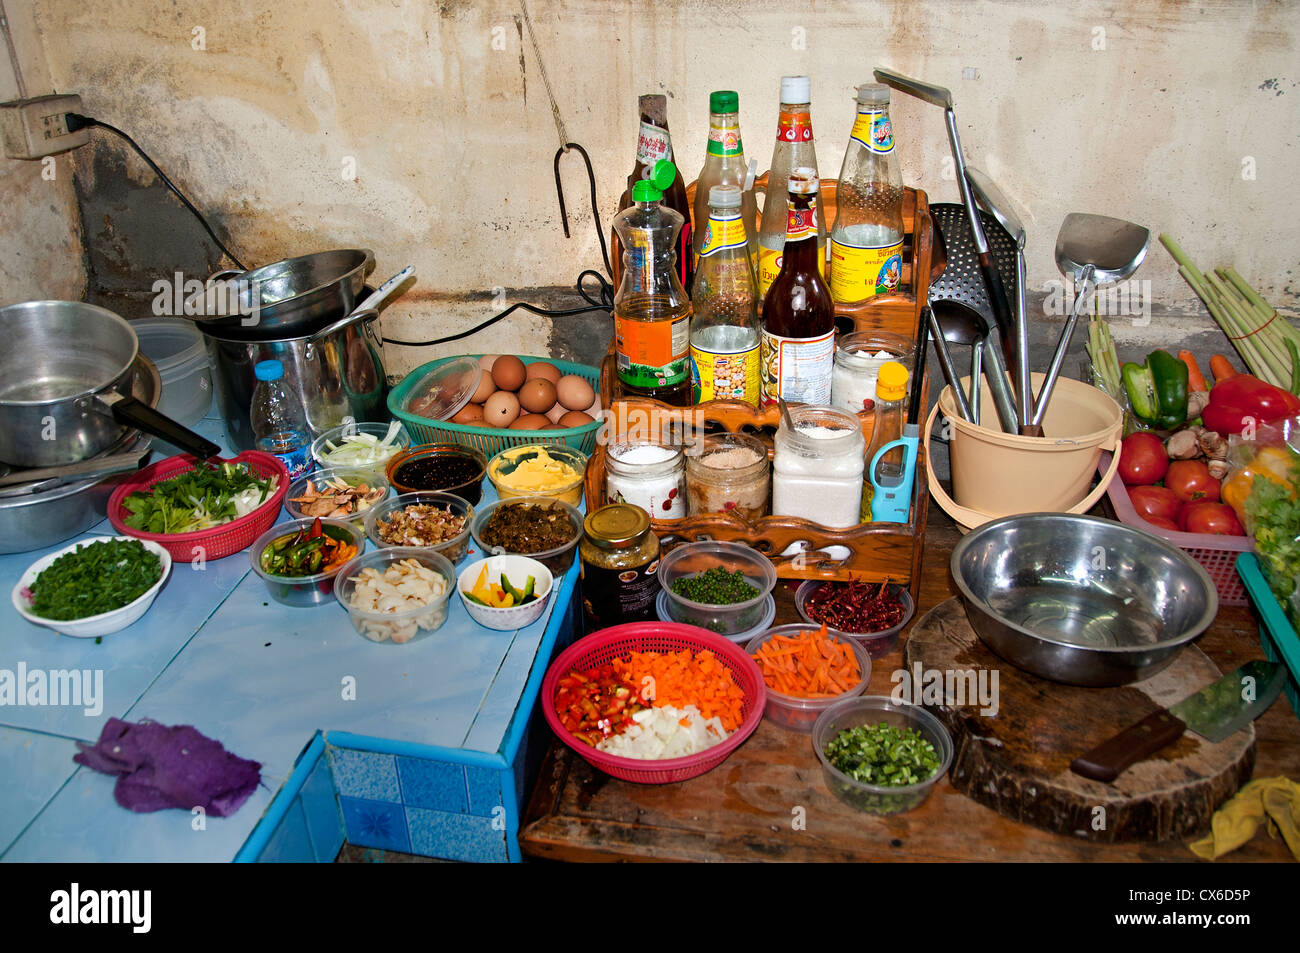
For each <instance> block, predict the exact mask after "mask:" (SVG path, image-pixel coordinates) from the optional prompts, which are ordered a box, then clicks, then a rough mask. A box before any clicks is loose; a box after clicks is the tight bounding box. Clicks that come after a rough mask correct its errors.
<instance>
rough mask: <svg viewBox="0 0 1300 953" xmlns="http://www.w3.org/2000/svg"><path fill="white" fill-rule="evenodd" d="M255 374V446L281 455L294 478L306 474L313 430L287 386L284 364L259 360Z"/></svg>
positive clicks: (308, 469)
mask: <svg viewBox="0 0 1300 953" xmlns="http://www.w3.org/2000/svg"><path fill="white" fill-rule="evenodd" d="M253 373H254V375H255V376H256V377H257V386H256V387H255V388H253V403H252V408H251V410H250V411H249V416H250V417H251V418H252V425H253V443H254V446H256V447H257V449H258V450H262V451H265V452H266V453H271V454H274V455H275V456H277V457H279V458H280V462H281V463H283V464H284V465H285V467H286V468H287V469H288V471H289V479H290V480H296V479H298V478H299V477H301V476H306V475H307V474H308V473H309V472H311V469H312V461H311V453H310V451H311V432H310V431H309V430H308V429H307V417H306V415H305V414H304V413H303V409H302V405H301V404H300V403H299V402H298V401H297V400H296V399H294V398H293V397H292V396H290V394H289V391H288V390H287V389H286V388H285V386H284V364H282V363H281V362H280V361H259V362H258V363H257V365H256V366H255V367H254V368H253Z"/></svg>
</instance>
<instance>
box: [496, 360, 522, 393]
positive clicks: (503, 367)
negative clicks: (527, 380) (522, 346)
mask: <svg viewBox="0 0 1300 953" xmlns="http://www.w3.org/2000/svg"><path fill="white" fill-rule="evenodd" d="M524 373H525V372H524V362H523V361H521V360H519V358H517V357H515V356H513V355H511V354H502V355H501V356H500V357H498V358H497V359H496V363H494V364H493V365H492V380H494V381H495V382H496V385H497V387H499V388H501V390H509V391H516V390H519V387H520V385H521V384H523V382H524Z"/></svg>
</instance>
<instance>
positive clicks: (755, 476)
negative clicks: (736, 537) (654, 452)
mask: <svg viewBox="0 0 1300 953" xmlns="http://www.w3.org/2000/svg"><path fill="white" fill-rule="evenodd" d="M771 487H772V475H771V467H770V466H769V464H768V462H767V447H765V446H763V442H762V441H761V440H759V439H758V438H757V437H751V436H750V435H749V434H744V433H723V434H715V435H713V436H709V437H705V438H704V445H703V447H702V448H701V450H700V452H699V453H698V454H695V455H692V456H689V457H687V458H686V508H687V511H688V514H689V515H690V516H695V515H696V514H697V513H732V514H734V515H736V516H740V517H743V518H744V519H747V520H756V519H758V518H760V517H762V516H766V515H767V501H768V496H769V494H770V492H771Z"/></svg>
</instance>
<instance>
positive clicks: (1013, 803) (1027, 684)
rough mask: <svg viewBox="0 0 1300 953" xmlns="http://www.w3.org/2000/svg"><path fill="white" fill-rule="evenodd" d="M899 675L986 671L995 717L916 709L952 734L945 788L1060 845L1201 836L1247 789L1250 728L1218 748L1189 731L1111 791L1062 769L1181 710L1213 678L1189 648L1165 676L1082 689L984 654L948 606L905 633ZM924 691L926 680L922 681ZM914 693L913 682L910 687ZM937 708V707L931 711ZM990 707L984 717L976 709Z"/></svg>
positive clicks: (952, 708) (970, 707)
mask: <svg viewBox="0 0 1300 953" xmlns="http://www.w3.org/2000/svg"><path fill="white" fill-rule="evenodd" d="M903 661H904V664H905V666H906V668H907V671H908V673H909V676H911V675H914V674H915V667H916V665H918V664H919V665H920V666H921V667H922V669H923V670H924V671H930V670H933V671H936V672H938V673H940V674H942V673H945V672H963V671H970V670H973V671H974V672H975V673H976V677H977V678H978V674H979V672H980V670H981V669H983V670H987V671H988V672H989V673H990V674H989V675H986V676H985V679H986V684H987V685H990V686H991V684H992V673H993V672H997V679H998V681H997V709H998V710H997V714H996V715H994V716H987V715H982V714H981V713H980V709H981V706H980V703H979V701H978V700H977V699H972V698H967V699H964V702H965V703H964V704H957V703H958V702H962V701H963V699H962V698H960V697H958V696H957V694H956V693H955V691H956V688H957V686H956V683H955V682H954V683H953V685H952V687H953V689H954V694H952V695H944V694H943V689H938V690H937V691H938V692H939V693H940V695H938V696H936V695H935V694H934V693H933V691H932V693H931V694H930V696H929V697H926V696H925V695H921V696H920V697H917V698H915V699H914V700H915V701H918V702H922V703H924V704H925V705H926V707H927V708H929V709H930V710H931V711H933V712H934V713H935V714H936V715H938V716H939V717H940V718H941V719H942V720H943V722H944V724H945V725H947V727H948V729H949V731H951V732H952V735H953V746H954V748H955V753H954V756H953V762H952V770H951V772H950V775H949V778H950V780H951V782H952V785H953V787H955V788H956V789H957V790H958V791H961V792H962V793H963V794H965V795H966V796H968V797H970V798H971V799H973V800H975V801H977V802H978V803H980V804H983V805H985V806H986V807H990V808H992V809H993V810H995V811H997V812H998V813H999V814H1001V815H1002V816H1004V817H1009V818H1011V819H1012V820H1017V821H1022V822H1023V823H1026V824H1030V825H1032V826H1034V827H1038V828H1042V829H1044V830H1048V831H1053V832H1056V833H1060V834H1072V835H1075V836H1078V837H1083V838H1087V839H1088V840H1094V841H1101V842H1106V843H1114V842H1119V841H1136V840H1148V841H1156V840H1171V839H1180V840H1181V839H1187V838H1190V837H1193V836H1195V835H1198V834H1201V833H1203V832H1204V831H1206V830H1208V829H1209V826H1210V818H1211V817H1212V816H1213V814H1214V811H1215V810H1216V809H1217V808H1218V807H1219V805H1220V804H1222V803H1223V802H1224V801H1226V800H1227V799H1228V798H1229V797H1231V796H1232V795H1233V794H1235V793H1236V792H1237V789H1238V788H1239V787H1241V785H1243V784H1244V783H1246V781H1248V780H1249V779H1250V775H1251V772H1252V771H1253V770H1254V767H1255V729H1254V726H1253V725H1252V726H1248V727H1247V728H1246V729H1244V730H1242V731H1239V732H1237V733H1236V734H1235V735H1232V736H1231V737H1229V738H1227V739H1225V740H1224V741H1222V742H1220V743H1218V744H1212V743H1210V742H1209V741H1206V740H1205V739H1204V738H1202V737H1200V736H1199V735H1196V734H1193V733H1192V732H1190V731H1189V732H1186V733H1184V735H1183V737H1182V738H1181V739H1179V740H1178V741H1177V742H1175V743H1174V744H1173V745H1171V746H1169V747H1168V748H1166V749H1165V750H1164V751H1162V752H1160V753H1159V754H1157V755H1156V756H1155V757H1154V758H1152V759H1150V760H1148V761H1142V762H1139V763H1137V764H1135V765H1133V766H1132V767H1131V768H1129V769H1128V770H1127V771H1125V772H1124V773H1123V774H1121V775H1120V776H1119V777H1118V778H1117V779H1116V780H1115V781H1114V783H1112V784H1102V783H1100V782H1097V781H1090V780H1088V779H1087V778H1082V777H1079V776H1078V775H1077V774H1074V773H1073V772H1071V771H1070V762H1071V761H1073V760H1074V759H1075V758H1076V757H1078V756H1079V755H1081V754H1083V753H1084V752H1085V751H1087V750H1089V749H1090V748H1092V747H1093V746H1094V745H1097V744H1099V743H1101V742H1102V741H1105V740H1106V739H1108V738H1110V737H1111V736H1112V735H1114V734H1116V733H1117V732H1119V731H1120V730H1121V729H1123V728H1127V727H1128V726H1129V725H1131V724H1133V723H1134V722H1137V721H1140V720H1141V719H1142V718H1144V717H1145V716H1146V715H1148V714H1150V713H1151V712H1153V711H1155V710H1156V709H1157V708H1160V707H1165V706H1168V705H1172V704H1175V703H1177V702H1179V701H1182V699H1184V698H1185V697H1187V696H1188V695H1190V694H1191V693H1192V692H1194V691H1197V690H1198V689H1200V688H1203V687H1204V686H1206V685H1208V684H1209V683H1210V682H1212V681H1214V680H1215V679H1217V678H1218V677H1219V676H1220V674H1221V673H1220V672H1219V670H1218V668H1217V667H1216V666H1215V664H1214V663H1213V662H1211V661H1210V659H1209V658H1208V657H1207V656H1206V655H1205V653H1204V652H1202V651H1201V650H1200V649H1198V648H1197V647H1196V646H1194V645H1189V646H1187V647H1186V648H1184V649H1183V651H1182V652H1180V653H1179V654H1178V656H1177V657H1176V658H1175V660H1174V662H1173V663H1172V664H1171V665H1170V666H1169V667H1168V668H1166V669H1164V670H1163V671H1161V672H1158V673H1157V674H1155V675H1153V676H1152V677H1151V678H1148V679H1146V680H1145V681H1142V682H1135V683H1133V684H1131V685H1123V686H1120V687H1117V688H1082V687H1078V686H1074V685H1063V684H1060V683H1059V682H1050V681H1047V680H1045V679H1041V678H1038V677H1037V676H1036V675H1030V674H1029V673H1028V672H1024V671H1021V670H1020V669H1018V668H1016V667H1015V666H1014V665H1012V664H1011V663H1010V662H1007V661H1005V660H1004V659H1002V658H1001V657H999V656H998V655H996V654H994V653H993V651H992V650H991V649H989V648H988V647H987V646H985V645H984V643H983V642H981V641H980V639H979V637H978V636H977V635H976V634H975V631H974V629H972V628H971V626H970V623H969V622H967V620H966V612H965V610H964V609H963V607H962V604H961V600H960V599H959V598H957V597H953V598H951V599H949V600H947V601H946V602H943V603H941V604H940V605H938V606H936V607H935V608H933V609H931V610H930V611H929V612H928V613H926V615H925V616H924V617H923V618H922V619H921V620H919V621H918V622H917V623H916V625H914V626H913V627H912V631H911V634H910V635H909V637H908V640H907V646H906V649H905V651H904V653H903ZM929 680H930V683H931V685H932V686H933V685H935V682H934V677H933V676H931V677H930V679H929ZM922 689H923V690H924V682H923V684H922ZM937 697H944V698H945V701H946V703H940V704H938V705H936V704H933V703H932V702H934V701H935V700H937ZM987 707H990V708H991V707H992V706H987Z"/></svg>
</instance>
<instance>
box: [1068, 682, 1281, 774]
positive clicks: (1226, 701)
mask: <svg viewBox="0 0 1300 953" xmlns="http://www.w3.org/2000/svg"><path fill="white" fill-rule="evenodd" d="M1286 679H1287V671H1286V669H1285V668H1284V667H1283V666H1281V665H1279V664H1277V663H1276V662H1265V661H1262V660H1261V661H1256V662H1247V663H1246V664H1245V665H1243V666H1242V667H1241V668H1239V669H1237V670H1236V671H1235V672H1230V673H1228V674H1227V675H1224V676H1223V677H1222V678H1220V679H1219V680H1218V681H1217V682H1213V683H1211V684H1210V685H1207V686H1206V687H1205V688H1202V689H1201V690H1200V691H1199V692H1196V693H1195V694H1193V695H1189V696H1188V697H1187V698H1184V699H1183V700H1182V701H1180V702H1179V703H1178V704H1177V705H1173V706H1171V707H1169V708H1161V709H1160V710H1159V711H1156V712H1152V713H1151V714H1150V715H1147V717H1145V718H1143V719H1142V720H1141V721H1139V722H1138V723H1137V724H1135V725H1132V726H1130V727H1128V728H1125V729H1124V730H1123V731H1121V732H1120V733H1119V734H1117V735H1115V737H1113V738H1111V739H1110V740H1109V741H1103V742H1102V743H1101V744H1099V745H1097V747H1095V748H1093V749H1092V750H1091V751H1089V752H1088V753H1087V754H1083V755H1080V756H1079V757H1077V758H1075V759H1074V761H1072V762H1071V763H1070V770H1071V771H1073V772H1074V773H1075V774H1078V775H1082V776H1083V777H1085V778H1091V779H1092V780H1094V781H1104V782H1106V783H1110V782H1111V781H1114V780H1115V779H1116V778H1117V777H1119V776H1120V775H1121V774H1123V773H1124V771H1125V770H1126V769H1127V768H1128V767H1129V766H1130V765H1133V764H1136V763H1137V762H1138V761H1143V760H1145V759H1147V758H1149V757H1151V756H1152V755H1153V754H1155V753H1156V752H1158V751H1160V750H1161V749H1163V748H1165V747H1166V746H1168V745H1171V744H1173V743H1174V742H1175V741H1177V740H1178V739H1179V738H1181V737H1182V736H1183V732H1184V731H1186V730H1187V729H1189V728H1190V729H1191V730H1192V731H1194V732H1196V734H1198V735H1200V736H1201V737H1203V738H1205V739H1207V740H1208V741H1211V742H1216V743H1217V742H1220V741H1222V740H1223V739H1224V738H1227V737H1228V736H1229V735H1232V734H1235V733H1236V732H1238V731H1240V730H1241V729H1242V728H1244V727H1246V725H1248V724H1250V723H1251V722H1252V721H1254V720H1255V719H1256V718H1258V717H1259V716H1260V715H1262V714H1264V712H1265V711H1267V710H1268V707H1269V706H1270V705H1272V704H1273V702H1274V701H1276V700H1277V696H1278V695H1280V694H1282V687H1283V686H1284V685H1285V684H1286Z"/></svg>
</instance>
